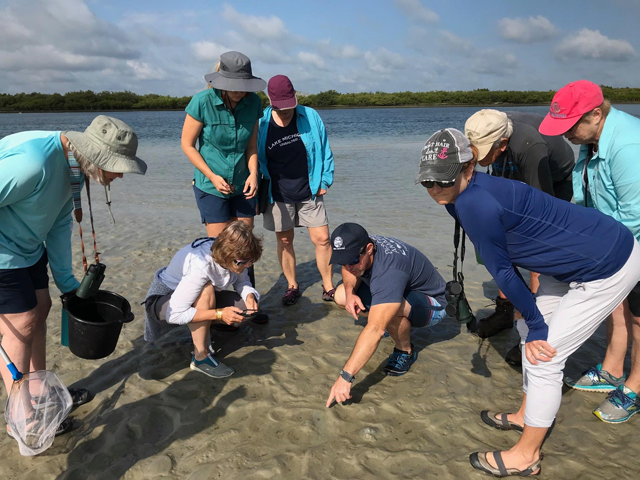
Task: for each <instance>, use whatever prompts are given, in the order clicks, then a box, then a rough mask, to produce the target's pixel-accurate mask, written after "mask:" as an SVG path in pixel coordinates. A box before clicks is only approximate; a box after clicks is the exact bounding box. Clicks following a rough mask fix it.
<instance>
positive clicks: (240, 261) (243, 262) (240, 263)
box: [233, 260, 253, 267]
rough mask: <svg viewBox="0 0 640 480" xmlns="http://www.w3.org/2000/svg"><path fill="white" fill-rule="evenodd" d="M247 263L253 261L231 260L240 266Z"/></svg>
mask: <svg viewBox="0 0 640 480" xmlns="http://www.w3.org/2000/svg"><path fill="white" fill-rule="evenodd" d="M248 263H253V262H252V261H251V260H234V261H233V264H234V265H235V266H236V267H242V266H244V265H246V264H248Z"/></svg>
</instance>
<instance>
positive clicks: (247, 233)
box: [211, 220, 262, 269]
mask: <svg viewBox="0 0 640 480" xmlns="http://www.w3.org/2000/svg"><path fill="white" fill-rule="evenodd" d="M211 256H212V257H213V260H214V261H215V262H216V263H217V264H218V265H220V266H221V267H222V268H227V269H228V268H229V267H230V266H231V265H232V264H233V261H234V260H243V261H248V262H251V263H255V262H257V261H258V260H260V257H261V256H262V237H256V236H255V235H254V234H253V228H252V227H250V226H249V225H247V224H246V223H244V222H241V221H240V220H237V221H235V222H231V223H229V225H227V226H226V227H225V229H224V230H223V231H222V232H221V233H220V235H218V237H217V238H216V241H215V242H213V245H211Z"/></svg>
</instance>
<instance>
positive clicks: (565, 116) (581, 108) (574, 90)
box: [538, 80, 604, 136]
mask: <svg viewBox="0 0 640 480" xmlns="http://www.w3.org/2000/svg"><path fill="white" fill-rule="evenodd" d="M602 102H604V95H602V89H601V88H600V87H599V86H598V85H596V84H595V83H592V82H590V81H588V80H578V81H577V82H572V83H569V84H568V85H565V86H564V87H562V88H561V89H560V90H558V91H557V92H556V94H555V95H554V96H553V100H552V101H551V107H550V108H549V113H547V116H546V117H544V120H543V121H542V123H541V124H540V127H539V128H538V130H539V131H540V133H541V134H543V135H549V136H554V135H562V134H564V133H566V132H567V131H569V130H570V129H571V127H573V126H574V125H575V124H576V123H578V120H580V118H581V117H582V115H584V114H585V113H587V112H590V111H591V110H593V109H594V108H596V107H599V106H600V105H602Z"/></svg>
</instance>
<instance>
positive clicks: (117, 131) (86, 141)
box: [62, 115, 147, 175]
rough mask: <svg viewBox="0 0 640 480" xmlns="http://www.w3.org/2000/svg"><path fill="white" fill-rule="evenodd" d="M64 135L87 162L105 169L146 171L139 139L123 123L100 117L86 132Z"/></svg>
mask: <svg viewBox="0 0 640 480" xmlns="http://www.w3.org/2000/svg"><path fill="white" fill-rule="evenodd" d="M62 134H63V135H64V136H65V137H67V138H68V139H69V141H70V142H71V143H72V144H73V145H74V146H75V147H76V148H77V149H78V151H79V152H80V153H81V154H82V155H83V156H84V157H85V158H86V159H87V160H88V161H90V162H91V163H93V164H94V165H95V166H97V167H98V168H100V169H102V170H105V171H107V172H112V173H137V174H140V175H144V174H145V172H146V171H147V164H146V163H145V162H144V161H142V160H141V159H139V158H138V157H136V151H137V150H138V137H137V136H136V134H135V132H134V131H133V129H132V128H131V127H130V126H129V125H127V124H126V123H124V122H123V121H122V120H118V119H117V118H113V117H107V116H106V115H98V116H97V117H96V118H94V119H93V121H92V122H91V125H89V126H88V127H87V129H86V130H85V131H84V132H74V131H67V132H62Z"/></svg>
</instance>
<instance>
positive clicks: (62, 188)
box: [0, 115, 147, 434]
mask: <svg viewBox="0 0 640 480" xmlns="http://www.w3.org/2000/svg"><path fill="white" fill-rule="evenodd" d="M137 147H138V139H137V137H136V134H135V133H134V132H133V130H132V129H131V127H129V126H128V125H127V124H125V123H124V122H121V121H120V120H118V119H116V118H111V117H106V116H103V115H100V116H98V117H96V118H95V119H94V120H93V122H91V125H90V126H89V127H88V128H87V129H86V130H85V132H84V133H81V132H40V131H33V132H22V133H16V134H14V135H9V136H7V137H4V138H3V139H1V140H0V225H1V226H2V228H1V229H0V334H1V335H2V346H3V347H4V349H5V350H6V352H7V354H8V355H9V357H10V358H11V359H12V360H13V362H14V363H15V365H16V367H17V368H18V370H20V371H22V372H33V371H36V370H45V369H46V358H45V345H46V331H47V330H46V324H45V322H46V319H47V315H48V314H49V309H50V308H51V296H50V294H49V276H48V275H47V264H49V266H50V267H51V273H52V274H53V279H54V280H55V283H56V286H57V287H58V289H59V290H60V292H61V293H63V294H69V293H71V292H73V291H74V290H75V289H76V288H78V286H79V283H78V281H77V280H76V279H75V277H74V276H73V272H72V268H71V212H72V211H73V210H74V207H75V209H76V212H75V216H76V219H77V220H78V221H80V220H81V210H79V207H80V189H81V188H82V186H83V185H84V183H85V175H86V176H88V177H89V178H91V179H93V180H95V181H96V182H98V183H100V184H101V185H108V184H109V183H111V181H113V180H114V179H116V178H121V177H122V175H123V173H139V174H144V173H145V171H146V170H147V165H146V164H145V163H144V162H143V161H142V160H140V159H139V158H137V157H136V156H135V154H136V150H137ZM0 371H1V372H2V377H3V380H4V383H5V386H6V387H7V392H9V391H10V390H11V385H12V383H13V380H12V378H11V375H10V374H9V372H8V370H7V369H5V368H2V369H0ZM70 393H71V396H72V399H73V402H74V405H75V406H78V405H81V404H82V403H85V402H86V401H88V399H89V394H88V392H87V391H86V390H84V389H77V390H74V391H71V392H70ZM70 427H71V423H70V422H69V421H65V422H63V423H62V424H61V425H60V427H59V429H58V432H57V434H59V433H64V432H65V431H68V429H69V428H70Z"/></svg>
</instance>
